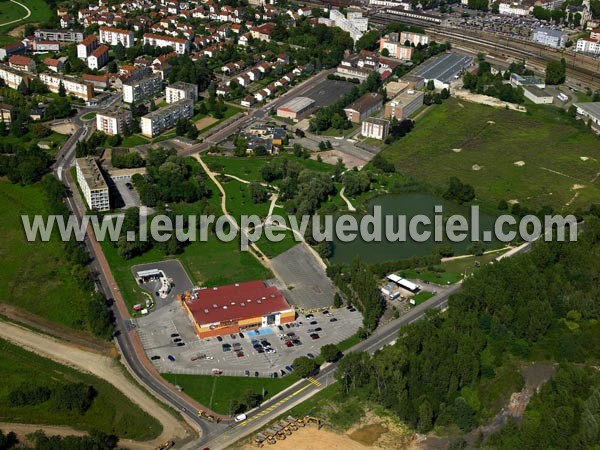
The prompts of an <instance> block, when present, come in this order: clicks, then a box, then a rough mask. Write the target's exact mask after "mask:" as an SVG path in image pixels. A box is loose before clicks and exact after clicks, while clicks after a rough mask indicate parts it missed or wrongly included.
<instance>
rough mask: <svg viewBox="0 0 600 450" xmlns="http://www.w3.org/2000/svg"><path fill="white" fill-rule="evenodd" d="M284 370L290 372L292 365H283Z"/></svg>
mask: <svg viewBox="0 0 600 450" xmlns="http://www.w3.org/2000/svg"><path fill="white" fill-rule="evenodd" d="M285 370H287V371H288V372H291V371H292V370H294V369H293V367H291V366H285Z"/></svg>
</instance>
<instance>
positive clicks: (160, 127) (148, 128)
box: [140, 99, 194, 138]
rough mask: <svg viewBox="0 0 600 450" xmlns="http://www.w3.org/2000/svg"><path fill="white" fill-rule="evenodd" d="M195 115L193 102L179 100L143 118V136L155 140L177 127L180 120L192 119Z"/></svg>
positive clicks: (141, 124)
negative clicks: (154, 138)
mask: <svg viewBox="0 0 600 450" xmlns="http://www.w3.org/2000/svg"><path fill="white" fill-rule="evenodd" d="M193 115H194V102H193V101H192V100H188V99H185V100H179V101H178V102H175V103H171V104H170V105H168V106H165V107H164V108H160V109H157V110H156V111H153V112H151V113H149V114H146V115H145V116H144V117H142V120H141V123H140V126H141V128H142V135H144V136H147V137H150V138H153V137H155V136H158V135H159V134H160V133H162V132H163V131H165V130H168V129H169V128H173V127H174V126H175V125H177V121H178V120H179V119H191V118H192V117H193Z"/></svg>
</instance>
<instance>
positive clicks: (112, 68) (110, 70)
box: [107, 60, 119, 73]
mask: <svg viewBox="0 0 600 450" xmlns="http://www.w3.org/2000/svg"><path fill="white" fill-rule="evenodd" d="M118 69H119V68H118V66H117V62H116V61H115V60H112V61H111V62H109V63H108V66H107V70H108V73H117V70H118Z"/></svg>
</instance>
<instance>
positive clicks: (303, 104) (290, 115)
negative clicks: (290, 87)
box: [277, 97, 315, 120]
mask: <svg viewBox="0 0 600 450" xmlns="http://www.w3.org/2000/svg"><path fill="white" fill-rule="evenodd" d="M314 103H315V101H314V100H312V99H310V98H308V97H296V98H294V99H292V100H290V101H289V102H287V103H284V104H283V105H281V106H280V107H279V108H277V115H278V116H279V117H284V118H286V119H292V120H297V119H298V118H300V116H302V115H305V114H306V113H307V112H308V111H309V110H311V109H312V106H313V104H314Z"/></svg>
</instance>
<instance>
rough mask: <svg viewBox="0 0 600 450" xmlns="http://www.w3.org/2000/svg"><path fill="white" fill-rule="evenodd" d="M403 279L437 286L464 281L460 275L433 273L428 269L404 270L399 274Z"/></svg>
mask: <svg viewBox="0 0 600 450" xmlns="http://www.w3.org/2000/svg"><path fill="white" fill-rule="evenodd" d="M399 275H400V276H401V277H403V278H410V279H412V280H415V279H416V280H423V281H429V282H430V283H435V284H454V283H457V282H458V281H460V280H461V279H462V276H461V274H460V273H454V272H431V271H428V270H427V269H411V270H403V271H401V272H400V273H399Z"/></svg>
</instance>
